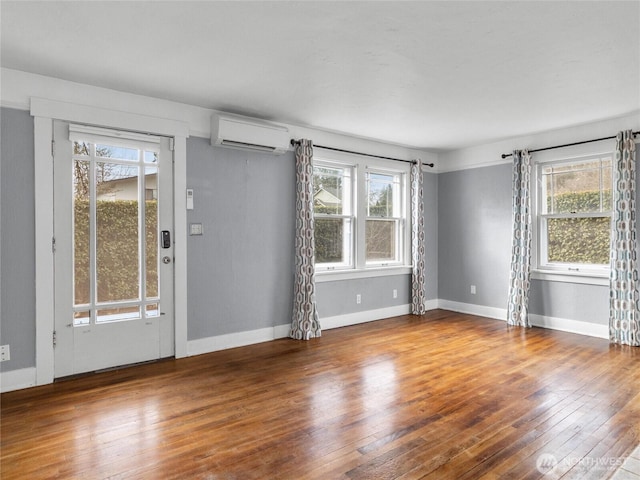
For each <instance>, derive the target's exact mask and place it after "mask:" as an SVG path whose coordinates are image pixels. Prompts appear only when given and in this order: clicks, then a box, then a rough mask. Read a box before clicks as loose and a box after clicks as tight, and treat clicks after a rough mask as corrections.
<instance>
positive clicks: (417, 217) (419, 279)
mask: <svg viewBox="0 0 640 480" xmlns="http://www.w3.org/2000/svg"><path fill="white" fill-rule="evenodd" d="M424 251H425V242H424V204H423V195H422V162H421V161H420V160H416V162H415V163H413V164H412V165H411V258H412V264H413V271H412V275H411V313H413V314H414V315H423V314H424V313H426V311H427V306H426V302H427V299H426V292H425V286H426V281H425V253H424Z"/></svg>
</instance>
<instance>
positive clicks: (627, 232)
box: [609, 130, 640, 347]
mask: <svg viewBox="0 0 640 480" xmlns="http://www.w3.org/2000/svg"><path fill="white" fill-rule="evenodd" d="M635 147H636V145H635V141H634V138H633V132H632V131H631V130H628V131H624V132H620V133H618V135H617V136H616V149H615V158H614V164H613V168H614V171H613V178H614V185H613V219H612V222H611V226H612V232H611V273H610V295H609V312H610V313H609V339H610V341H611V342H612V343H619V344H622V345H632V346H635V347H637V346H640V322H639V310H638V309H639V306H638V300H639V299H640V295H639V293H638V286H639V285H638V263H637V241H636V151H635Z"/></svg>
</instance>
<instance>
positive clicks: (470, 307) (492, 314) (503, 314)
mask: <svg viewBox="0 0 640 480" xmlns="http://www.w3.org/2000/svg"><path fill="white" fill-rule="evenodd" d="M438 308H441V309H443V310H451V311H453V312H460V313H468V314H469V315H478V316H479V317H488V318H495V319H496V320H505V321H506V319H507V309H506V308H495V307H486V306H484V305H474V304H472V303H462V302H452V301H451V300H442V299H438Z"/></svg>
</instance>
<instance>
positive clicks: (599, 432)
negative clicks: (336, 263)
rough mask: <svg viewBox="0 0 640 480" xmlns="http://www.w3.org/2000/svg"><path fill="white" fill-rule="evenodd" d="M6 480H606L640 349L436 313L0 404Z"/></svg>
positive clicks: (42, 391) (638, 401)
mask: <svg viewBox="0 0 640 480" xmlns="http://www.w3.org/2000/svg"><path fill="white" fill-rule="evenodd" d="M0 408H1V410H0V420H1V422H0V429H1V430H0V433H1V438H0V472H1V476H2V478H3V479H6V480H11V479H18V478H20V479H22V478H25V477H27V478H32V479H48V478H64V479H72V478H78V479H96V478H97V479H120V478H122V479H147V478H154V479H191V478H193V479H203V480H210V479H243V480H244V479H252V478H255V479H271V478H273V479H276V478H277V479H345V480H347V479H351V480H353V479H375V480H378V479H385V478H387V479H393V480H400V479H403V480H408V479H419V478H425V479H448V478H451V479H474V480H475V479H479V478H483V479H494V478H503V479H507V478H509V479H511V478H512V479H523V478H536V479H537V478H541V477H542V474H543V472H541V470H540V465H539V461H540V458H541V456H542V455H553V458H554V459H555V460H556V462H557V466H556V467H555V468H554V469H553V471H551V472H549V474H548V475H547V477H545V478H562V479H563V480H564V479H571V478H576V479H578V478H593V479H600V478H607V476H608V475H609V474H611V473H612V471H611V470H610V469H606V468H603V467H602V465H603V463H606V462H607V461H610V462H616V461H619V459H623V458H624V457H625V456H626V455H628V454H629V453H630V452H631V451H632V450H634V448H636V447H637V446H638V445H639V444H640V349H637V348H636V349H634V348H631V347H621V346H616V345H609V343H608V342H607V341H606V340H601V339H596V338H590V337H584V336H579V335H573V334H568V333H563V332H557V331H552V330H544V329H539V328H532V329H527V330H523V329H514V328H508V327H506V325H505V324H504V322H500V321H495V320H489V319H485V318H482V317H477V316H472V315H463V314H458V313H453V312H448V311H443V310H434V311H431V312H429V313H428V314H426V315H424V316H412V315H407V316H402V317H396V318H393V319H387V320H381V321H377V322H372V323H367V324H361V325H356V326H353V327H346V328H341V329H335V330H329V331H326V332H323V336H322V337H321V338H318V339H314V340H312V341H309V342H299V341H294V340H290V339H281V340H276V341H273V342H267V343H263V344H258V345H252V346H249V347H242V348H236V349H231V350H225V351H221V352H215V353H212V354H207V355H200V356H197V357H191V358H186V359H180V360H166V361H162V362H157V363H152V364H144V365H139V366H135V367H130V368H123V369H117V370H113V371H109V372H103V373H100V374H95V375H88V376H81V377H78V378H74V379H70V380H65V381H60V382H56V383H54V384H52V385H47V386H43V387H36V388H31V389H26V390H21V391H17V392H10V393H5V394H2V397H1V405H0Z"/></svg>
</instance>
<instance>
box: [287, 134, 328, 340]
mask: <svg viewBox="0 0 640 480" xmlns="http://www.w3.org/2000/svg"><path fill="white" fill-rule="evenodd" d="M295 157H296V238H295V273H294V286H293V318H292V323H291V331H290V333H289V336H290V337H291V338H294V339H296V340H309V339H311V338H315V337H319V336H321V334H322V332H321V329H320V322H319V321H318V310H317V308H316V294H315V291H316V282H315V263H314V228H313V143H312V142H311V140H300V142H299V144H298V145H297V146H296V150H295Z"/></svg>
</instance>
